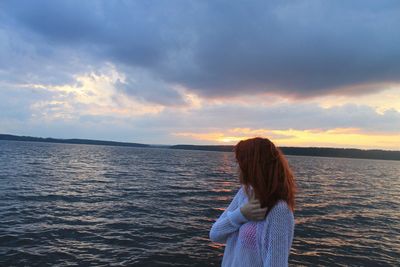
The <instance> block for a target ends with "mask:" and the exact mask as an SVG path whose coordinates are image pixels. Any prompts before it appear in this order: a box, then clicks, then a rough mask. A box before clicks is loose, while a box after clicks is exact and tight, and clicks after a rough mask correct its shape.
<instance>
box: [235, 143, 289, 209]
mask: <svg viewBox="0 0 400 267" xmlns="http://www.w3.org/2000/svg"><path fill="white" fill-rule="evenodd" d="M234 152H235V157H236V160H237V162H238V163H239V180H240V183H241V184H243V185H244V187H245V191H246V194H247V195H249V192H250V190H249V185H251V186H252V187H253V190H254V194H255V197H256V198H257V199H258V200H259V201H260V203H261V207H262V208H264V207H268V211H267V214H268V212H269V211H270V210H271V208H272V207H273V206H274V205H275V204H276V202H277V201H278V200H280V199H282V200H285V201H286V202H287V204H288V206H289V207H290V209H291V210H292V211H294V209H295V193H296V191H297V188H296V183H295V178H294V175H293V173H292V171H291V169H290V167H289V163H288V161H287V160H286V158H285V156H284V155H283V153H282V151H281V150H280V149H279V148H277V147H276V146H275V145H274V144H273V143H272V142H271V141H270V140H269V139H267V138H262V137H255V138H251V139H247V140H242V141H240V142H239V143H237V144H236V146H235V147H234Z"/></svg>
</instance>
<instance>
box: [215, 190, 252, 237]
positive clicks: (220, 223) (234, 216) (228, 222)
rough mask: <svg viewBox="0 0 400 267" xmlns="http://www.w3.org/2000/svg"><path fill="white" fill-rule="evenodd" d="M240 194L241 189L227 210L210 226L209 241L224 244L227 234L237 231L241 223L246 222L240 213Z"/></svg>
mask: <svg viewBox="0 0 400 267" xmlns="http://www.w3.org/2000/svg"><path fill="white" fill-rule="evenodd" d="M241 194H242V188H240V189H239V190H238V192H237V193H236V195H235V197H234V198H233V200H232V201H231V203H230V204H229V206H228V208H226V209H225V210H224V212H223V213H222V215H221V216H220V217H219V218H218V219H217V221H215V222H214V224H213V225H212V227H211V230H210V233H209V237H210V240H211V241H213V242H218V243H226V240H227V238H228V236H229V234H231V233H233V232H235V231H237V230H239V228H240V226H241V225H242V224H243V223H245V222H248V219H247V218H246V217H244V215H243V214H242V212H241V211H240V206H239V198H240V196H241Z"/></svg>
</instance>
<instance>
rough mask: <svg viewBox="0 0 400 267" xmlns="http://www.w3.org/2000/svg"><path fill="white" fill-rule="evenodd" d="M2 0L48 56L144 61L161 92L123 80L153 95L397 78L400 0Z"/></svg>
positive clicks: (308, 89) (299, 90) (376, 87)
mask: <svg viewBox="0 0 400 267" xmlns="http://www.w3.org/2000/svg"><path fill="white" fill-rule="evenodd" d="M1 9H2V10H3V11H2V14H1V17H2V19H1V21H3V22H6V24H5V25H8V26H7V27H9V28H8V30H15V31H17V32H19V33H21V34H26V35H27V36H36V37H30V38H33V42H34V43H36V42H37V43H38V44H37V45H38V46H40V47H42V46H43V45H44V47H47V48H48V51H47V52H45V53H49V56H50V57H56V58H58V57H59V55H58V52H57V51H56V50H57V49H59V48H61V50H62V51H68V53H70V54H75V56H76V55H77V54H83V55H86V58H85V59H81V60H82V61H85V60H86V61H87V62H88V63H89V64H90V63H96V62H105V61H106V62H112V63H113V64H115V65H116V66H117V67H118V68H126V69H130V70H137V69H142V70H144V71H146V72H147V73H148V74H147V75H148V76H149V77H153V78H154V80H155V81H157V82H155V84H152V85H151V88H150V89H147V90H148V91H153V92H158V93H159V94H160V97H159V98H157V93H147V92H146V93H144V92H143V91H140V90H139V91H138V90H137V87H136V85H135V84H130V86H128V87H126V88H125V89H126V90H128V91H131V92H132V94H135V95H142V96H143V97H145V98H147V99H152V100H154V101H155V102H160V99H164V98H163V96H165V99H168V100H167V101H166V104H168V103H169V104H173V103H174V101H173V99H174V98H176V99H177V103H176V104H178V105H179V104H181V103H182V99H180V98H179V94H176V92H175V91H174V90H173V89H171V86H176V85H179V86H182V87H185V88H186V89H188V90H192V91H193V92H196V93H197V94H199V95H201V96H203V97H221V96H223V97H229V96H237V95H243V94H258V93H265V92H273V93H276V94H281V95H284V96H286V97H294V98H304V97H312V96H316V95H326V94H337V95H346V94H366V93H371V92H375V91H380V90H384V89H385V88H386V87H387V86H390V85H393V84H398V83H400V78H399V77H400V49H399V47H400V35H398V31H397V29H398V28H399V27H400V17H399V16H398V14H399V11H400V4H399V3H398V1H379V2H376V1H352V2H338V1H261V0H260V1H248V2H246V3H245V4H244V3H241V2H232V1H165V2H164V1H129V2H114V1H84V2H82V1H57V2H54V1H35V2H32V1H3V2H2V4H1ZM20 38H22V39H23V38H24V37H20ZM39 43H40V44H39ZM34 45H35V44H33V46H34ZM67 47H73V48H74V49H72V50H68V48H67ZM50 51H51V52H50ZM38 52H39V51H36V53H38ZM52 53H54V54H52ZM68 53H67V54H68ZM81 63H82V62H81ZM132 73H133V72H132ZM130 74H131V73H130V72H127V75H130ZM143 93H144V94H143Z"/></svg>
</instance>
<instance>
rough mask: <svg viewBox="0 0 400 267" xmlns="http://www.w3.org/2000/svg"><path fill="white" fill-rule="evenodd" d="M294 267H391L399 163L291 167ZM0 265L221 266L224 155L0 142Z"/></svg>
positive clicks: (232, 181) (227, 186)
mask: <svg viewBox="0 0 400 267" xmlns="http://www.w3.org/2000/svg"><path fill="white" fill-rule="evenodd" d="M288 158H289V162H290V164H291V166H292V167H293V169H294V172H295V174H296V177H297V181H298V186H299V193H298V198H297V210H296V211H295V221H296V227H295V236H294V240H293V247H292V251H291V256H290V263H291V265H293V266H316V265H320V266H328V265H329V266H396V265H397V264H398V258H400V241H399V238H398V236H399V234H400V223H399V218H400V209H399V207H400V193H399V192H400V178H399V174H400V162H394V161H378V160H358V159H333V158H316V157H291V156H289V157H288ZM0 164H1V165H0V166H1V167H0V180H1V183H0V265H1V266H3V265H4V266H10V265H11V266H12V265H22V266H24V265H29V266H31V265H36V266H43V265H57V266H68V265H81V266H88V265H96V266H110V265H111V266H112V265H118V266H127V265H129V266H154V265H155V266H172V265H173V266H219V265H220V262H221V259H222V255H223V249H224V246H223V245H221V244H218V243H212V242H210V241H209V239H208V231H209V229H210V227H211V224H212V223H213V222H214V221H215V219H216V218H217V217H218V216H219V215H220V214H221V213H222V211H223V210H224V209H225V208H226V206H227V205H228V204H229V202H230V200H231V199H232V197H233V195H234V194H235V192H236V190H237V189H238V188H239V184H238V181H237V166H236V164H235V161H234V155H233V152H232V153H222V152H206V151H183V150H169V149H149V148H128V147H108V146H91V145H70V144H46V143H30V142H11V141H0Z"/></svg>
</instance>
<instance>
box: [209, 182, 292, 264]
mask: <svg viewBox="0 0 400 267" xmlns="http://www.w3.org/2000/svg"><path fill="white" fill-rule="evenodd" d="M247 202H248V197H247V195H246V193H245V191H244V188H243V186H242V187H241V188H240V189H239V190H238V192H237V193H236V195H235V197H234V198H233V200H232V202H231V203H230V204H229V206H228V208H227V209H225V211H224V212H223V213H222V215H221V216H220V217H219V218H218V220H217V221H216V222H215V223H214V224H213V225H212V227H211V230H210V239H211V241H213V242H218V243H222V244H226V246H225V251H224V256H223V258H222V266H234V267H241V266H248V267H252V266H264V267H267V266H272V267H281V266H282V267H283V266H288V260H289V253H290V248H291V246H292V241H293V233H294V215H293V212H292V211H291V210H290V208H289V207H288V205H287V203H286V201H284V200H279V201H278V202H277V203H276V205H275V206H274V207H273V208H272V209H271V211H270V212H269V214H268V216H267V217H266V218H265V219H264V220H262V221H249V220H247V219H246V217H244V216H243V214H242V213H241V211H240V207H241V206H243V205H244V204H246V203H247Z"/></svg>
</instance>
